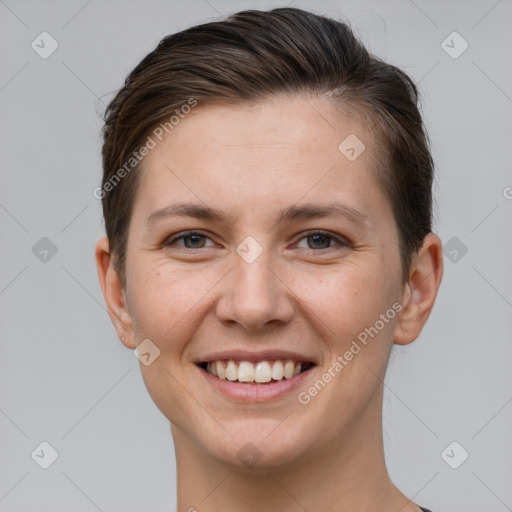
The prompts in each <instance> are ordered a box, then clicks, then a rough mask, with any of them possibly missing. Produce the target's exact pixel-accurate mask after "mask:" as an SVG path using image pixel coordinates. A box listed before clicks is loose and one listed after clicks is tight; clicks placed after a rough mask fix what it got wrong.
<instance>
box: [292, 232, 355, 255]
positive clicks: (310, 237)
mask: <svg viewBox="0 0 512 512" xmlns="http://www.w3.org/2000/svg"><path fill="white" fill-rule="evenodd" d="M300 240H301V241H302V240H307V242H306V243H307V244H308V247H305V249H307V250H312V251H313V252H319V251H322V250H328V249H332V248H333V247H332V244H331V242H332V241H333V240H334V241H335V242H337V244H338V245H339V246H341V247H347V246H348V245H349V244H348V242H347V241H346V240H345V239H343V238H341V237H337V236H334V235H332V234H331V233H329V232H327V231H311V232H309V233H307V234H306V236H304V237H302V238H301V239H300ZM310 241H311V243H309V242H310ZM303 248H304V247H303Z"/></svg>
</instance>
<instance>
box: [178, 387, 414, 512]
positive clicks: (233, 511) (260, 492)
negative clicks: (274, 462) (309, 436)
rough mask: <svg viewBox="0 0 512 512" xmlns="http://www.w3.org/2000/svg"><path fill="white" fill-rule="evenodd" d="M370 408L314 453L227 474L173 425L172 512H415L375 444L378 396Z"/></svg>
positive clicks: (230, 470)
mask: <svg viewBox="0 0 512 512" xmlns="http://www.w3.org/2000/svg"><path fill="white" fill-rule="evenodd" d="M376 398H377V397H376ZM376 405H377V406H378V407H377V406H375V404H370V405H369V406H368V408H367V409H366V411H364V412H363V413H362V415H361V417H360V418H358V419H357V421H354V422H353V424H351V425H348V426H346V427H345V428H344V429H343V431H342V432H340V433H339V435H337V436H333V441H332V442H331V443H325V444H323V445H322V448H321V450H318V449H315V450H314V453H312V452H310V453H304V454H301V455H300V456H299V457H296V458H294V459H293V460H292V461H291V462H289V463H287V464H284V465H282V466H279V467H258V466H257V465H256V466H254V467H253V468H251V469H245V468H244V469H241V468H236V467H233V466H228V465H226V464H223V463H221V462H219V461H217V460H215V459H213V458H212V457H211V456H210V455H209V454H208V453H207V452H205V451H204V450H202V449H200V448H199V447H198V446H197V444H196V443H195V442H194V441H193V440H192V439H190V438H189V437H188V436H187V435H186V434H184V433H183V432H182V431H181V430H179V429H178V428H177V427H176V426H174V425H173V426H172V434H173V439H174V445H175V452H176V467H177V475H178V480H177V484H178V512H194V511H196V512H220V511H222V512H239V511H240V510H279V511H281V512H292V511H293V512H295V511H298V510H330V511H336V512H337V511H339V512H342V511H343V512H344V511H351V512H370V511H372V512H373V511H375V510H379V511H380V512H388V511H389V512H391V511H393V512H396V510H400V511H401V512H417V511H419V510H420V509H419V508H418V507H417V506H416V505H415V504H414V503H412V502H411V501H409V500H408V499H407V497H406V496H404V495H403V494H402V493H401V492H400V491H399V490H398V489H397V488H396V487H395V486H394V484H393V483H392V482H391V480H390V478H389V475H388V473H387V469H386V465H385V460H384V451H383V442H382V395H381V397H380V401H379V400H377V404H376Z"/></svg>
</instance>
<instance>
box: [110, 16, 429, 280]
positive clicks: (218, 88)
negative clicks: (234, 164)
mask: <svg viewBox="0 0 512 512" xmlns="http://www.w3.org/2000/svg"><path fill="white" fill-rule="evenodd" d="M281 93H285V94H297V93H298V94H302V93H308V94H316V95H319V96H325V97H328V98H330V99H331V100H333V102H334V103H335V104H337V105H339V106H342V107H343V108H345V109H346V108H348V109H349V110H351V111H353V112H356V114H357V115H358V116H359V117H360V118H362V119H365V120H367V121H371V124H372V125H374V126H376V128H377V134H378V138H379V139H380V144H379V147H380V148H382V149H381V150H380V151H382V152H384V154H381V155H379V161H380V164H379V168H378V172H377V174H378V177H379V182H380V184H381V186H382V187H383V189H384V190H385V192H386V193H387V196H388V198H389V200H390V202H391V205H392V209H393V214H394V217H395V220H396V222H397V225H398V231H399V238H400V255H401V261H402V270H403V276H404V278H407V274H408V269H409V265H410V261H411V257H412V256H413V254H414V253H415V252H416V251H417V250H418V249H419V247H420V246H421V244H422V242H423V239H424V237H425V236H426V235H427V234H428V233H429V232H430V231H431V224H432V181H433V161H432V157H431V154H430V150H429V143H428V138H427V134H426V131H425V128H424V125H423V121H422V118H421V114H420V112H419V109H418V91H417V88H416V86H415V85H414V83H413V82H412V81H411V79H410V78H409V77H408V76H407V75H406V74H405V73H403V72H402V71H401V70H399V69H398V68H396V67H395V66H392V65H390V64H387V63H385V62H383V61H381V60H380V59H378V58H376V57H375V56H373V55H371V54H369V53H368V51H367V50H366V49H365V47H364V46H363V45H362V43H361V42H360V41H359V40H358V39H357V38H356V36H355V35H354V33H353V32H352V30H351V29H350V28H349V26H348V25H347V24H345V23H342V22H340V21H336V20H333V19H330V18H327V17H325V16H320V15H316V14H313V13H310V12H306V11H303V10H301V9H293V8H280V9H274V10H271V11H258V10H248V11H243V12H239V13H237V14H234V15H232V16H229V17H228V18H227V19H225V20H222V21H215V22H210V23H205V24H202V25H197V26H194V27H191V28H189V29H187V30H183V31H181V32H178V33H176V34H173V35H169V36H167V37H165V38H164V39H162V40H161V41H160V43H159V44H158V46H157V47H156V48H155V49H154V50H153V51H152V52H151V53H149V54H148V55H147V56H146V57H145V58H144V59H143V60H142V61H141V62H140V63H139V64H138V65H137V66H136V67H135V69H134V70H133V71H132V72H131V73H130V74H129V76H128V77H127V79H126V81H125V84H124V86H123V87H122V88H121V89H120V90H119V91H118V93H117V95H116V96H115V97H114V99H113V100H112V101H111V102H110V104H109V105H108V107H107V108H106V110H105V116H104V121H105V126H104V128H103V140H104V144H103V151H102V156H103V180H102V190H103V191H104V192H102V207H103V216H104V219H105V229H106V234H107V237H108V239H109V241H110V248H111V255H112V257H113V261H114V263H115V267H116V270H117V271H118V273H119V275H120V277H121V280H122V282H123V285H126V278H125V275H126V273H125V270H126V269H125V262H126V254H125V253H126V245H127V238H128V228H129V223H130V216H131V212H132V210H133V203H134V199H135V195H136V192H137V184H138V180H137V174H138V173H137V172H136V170H137V168H138V165H134V167H133V171H132V172H126V173H123V178H122V179H119V171H120V170H121V169H122V168H123V166H126V162H127V161H128V160H129V159H130V158H131V157H132V156H133V155H134V153H136V152H137V150H138V148H140V146H141V145H142V144H143V143H144V140H145V138H146V136H147V134H148V131H149V130H150V129H152V128H153V127H154V126H155V125H158V124H159V123H161V122H163V121H164V120H167V119H169V118H170V117H171V116H172V115H173V114H174V113H175V112H176V111H177V110H178V109H180V107H182V106H183V105H184V104H186V103H187V102H188V101H190V99H191V98H194V100H195V101H197V102H198V105H204V104H207V103H209V102H210V103H211V102H215V101H221V102H223V103H226V104H231V105H237V104H247V103H251V102H257V101H261V100H263V99H264V98H265V97H268V96H269V95H275V94H281ZM125 169H126V167H125ZM116 177H117V178H118V179H117V181H116V182H115V183H113V179H114V178H116ZM109 183H110V186H109V187H107V186H106V185H107V184H109ZM107 190H108V192H107Z"/></svg>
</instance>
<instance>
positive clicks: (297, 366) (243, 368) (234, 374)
mask: <svg viewBox="0 0 512 512" xmlns="http://www.w3.org/2000/svg"><path fill="white" fill-rule="evenodd" d="M206 370H207V371H208V372H209V373H211V374H212V375H215V376H216V377H218V378H219V379H227V380H230V381H235V380H238V381H239V382H270V381H271V380H272V379H274V380H281V379H282V378H283V377H284V378H285V379H291V378H292V377H294V376H295V375H298V374H299V373H300V372H301V371H302V363H295V362H294V361H292V360H290V359H289V360H286V361H259V362H256V363H252V362H251V361H233V360H232V359H230V360H229V361H227V362H226V361H220V360H219V361H210V362H209V363H208V365H207V367H206Z"/></svg>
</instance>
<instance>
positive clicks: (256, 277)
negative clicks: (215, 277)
mask: <svg viewBox="0 0 512 512" xmlns="http://www.w3.org/2000/svg"><path fill="white" fill-rule="evenodd" d="M234 264H235V268H233V270H232V271H231V272H229V273H228V275H227V276H226V278H225V279H224V280H223V282H222V295H221V297H220V299H219V301H218V303H217V308H216V314H217V318H218V319H219V320H220V321H222V322H228V323H236V324H239V325H241V326H242V327H244V328H245V329H246V330H247V331H263V330H265V328H267V327H268V326H269V324H270V325H278V324H286V323H288V322H290V321H291V319H292V318H293V314H294V306H293V293H292V291H291V290H290V289H289V287H288V286H287V285H286V283H285V279H284V276H283V275H280V274H279V270H278V268H277V267H278V266H277V265H273V266H272V267H271V266H270V265H271V261H270V260H269V258H267V257H266V255H265V251H264V252H263V254H261V255H260V256H259V257H258V258H257V259H256V260H255V261H253V262H252V263H248V262H246V261H244V260H243V259H242V258H240V257H239V256H238V255H235V263H234Z"/></svg>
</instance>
